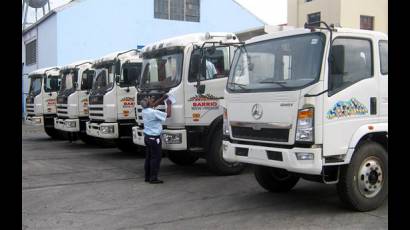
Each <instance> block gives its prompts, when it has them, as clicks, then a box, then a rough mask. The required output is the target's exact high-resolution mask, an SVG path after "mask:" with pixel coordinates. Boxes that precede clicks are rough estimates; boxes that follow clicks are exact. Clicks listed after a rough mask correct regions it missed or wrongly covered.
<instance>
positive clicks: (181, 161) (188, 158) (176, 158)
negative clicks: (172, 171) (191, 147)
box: [168, 151, 199, 166]
mask: <svg viewBox="0 0 410 230" xmlns="http://www.w3.org/2000/svg"><path fill="white" fill-rule="evenodd" d="M168 159H169V160H170V161H172V162H173V163H174V164H176V165H183V166H185V165H192V164H194V163H195V162H196V161H197V160H198V159H199V157H198V156H195V155H194V154H192V153H190V152H188V151H168Z"/></svg>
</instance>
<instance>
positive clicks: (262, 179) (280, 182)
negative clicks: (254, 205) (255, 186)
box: [254, 165, 299, 193]
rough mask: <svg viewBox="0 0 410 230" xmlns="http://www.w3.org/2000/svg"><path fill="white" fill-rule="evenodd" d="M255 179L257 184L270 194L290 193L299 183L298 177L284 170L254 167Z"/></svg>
mask: <svg viewBox="0 0 410 230" xmlns="http://www.w3.org/2000/svg"><path fill="white" fill-rule="evenodd" d="M254 174H255V178H256V180H257V181H258V183H259V184H260V185H261V186H262V187H263V188H264V189H266V190H268V191H270V192H275V193H280V192H288V191H290V190H291V189H292V188H293V187H294V186H295V185H296V183H298V181H299V177H298V176H296V175H295V174H293V173H291V172H288V171H287V170H285V169H279V168H272V167H266V166H259V165H255V170H254Z"/></svg>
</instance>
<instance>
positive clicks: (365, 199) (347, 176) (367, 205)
mask: <svg viewBox="0 0 410 230" xmlns="http://www.w3.org/2000/svg"><path fill="white" fill-rule="evenodd" d="M387 162H388V157H387V151H386V150H385V149H384V148H383V147H382V146H381V145H380V144H378V143H375V142H371V141H367V142H366V143H364V144H362V145H360V147H359V148H358V149H357V150H356V151H355V153H354V154H353V157H352V159H351V162H350V164H348V165H345V166H343V167H341V169H340V179H339V183H338V184H337V191H338V193H339V197H340V199H341V200H342V201H343V202H344V203H345V204H346V205H347V206H348V207H349V208H352V209H354V210H357V211H370V210H374V209H376V208H378V207H379V206H380V205H382V203H383V201H384V200H385V199H386V198H387V194H388V163H387Z"/></svg>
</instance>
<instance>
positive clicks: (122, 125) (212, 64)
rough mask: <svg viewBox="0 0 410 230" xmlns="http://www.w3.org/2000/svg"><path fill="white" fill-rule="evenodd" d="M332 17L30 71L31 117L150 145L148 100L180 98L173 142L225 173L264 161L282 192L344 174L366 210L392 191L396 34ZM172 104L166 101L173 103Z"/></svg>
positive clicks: (349, 191)
mask: <svg viewBox="0 0 410 230" xmlns="http://www.w3.org/2000/svg"><path fill="white" fill-rule="evenodd" d="M320 25H323V26H322V27H321V26H312V25H308V24H306V25H305V28H299V29H290V30H283V31H277V32H275V33H271V34H266V35H261V36H257V37H254V38H251V39H249V40H247V41H245V42H242V41H238V39H237V37H236V35H235V34H232V33H197V34H189V35H184V36H178V37H173V38H169V39H165V40H161V41H158V42H155V43H153V44H150V45H147V46H145V47H144V48H143V49H142V50H136V49H135V50H129V51H124V52H117V53H113V54H109V55H106V56H104V57H102V58H100V59H97V60H92V61H90V60H85V61H79V62H75V63H72V64H69V65H66V66H60V67H50V68H44V69H39V70H36V71H34V72H32V73H30V74H29V77H30V90H29V94H28V96H27V99H26V110H27V115H26V121H27V123H29V124H33V125H44V129H45V132H46V133H47V134H48V135H49V136H51V137H52V138H64V137H69V138H70V139H76V138H79V139H81V140H82V141H84V142H85V143H90V144H91V143H92V144H98V143H101V142H106V141H107V140H109V141H110V142H112V143H115V144H116V146H118V148H119V149H121V150H122V151H127V152H143V151H144V150H143V149H144V141H143V135H144V134H143V128H144V123H143V120H142V117H141V112H142V107H141V106H140V103H139V102H140V101H141V99H143V98H146V97H155V98H159V97H161V96H163V95H164V94H167V95H169V96H170V97H172V98H173V100H174V104H173V106H172V116H171V117H170V118H169V119H167V121H166V122H165V124H164V127H163V134H162V139H163V142H162V143H163V149H164V150H166V153H167V156H168V158H169V159H170V160H171V161H172V162H174V163H176V164H179V165H189V164H193V163H194V162H196V161H197V160H198V159H199V158H204V159H206V162H207V165H208V167H209V169H210V170H211V171H213V172H214V173H216V174H218V175H234V174H239V173H241V172H242V171H243V169H244V167H245V165H247V164H251V165H254V173H255V178H256V180H257V182H258V183H259V184H260V185H261V186H262V187H263V188H265V189H267V190H269V191H271V192H286V191H289V190H291V189H292V188H293V187H294V186H295V185H296V183H297V182H298V180H299V179H300V178H303V179H306V180H311V181H317V182H322V183H326V184H336V185H337V190H338V193H339V195H340V198H341V199H342V201H344V202H345V203H346V204H347V205H348V206H350V207H352V208H353V209H356V210H359V211H368V210H372V209H375V208H377V207H379V206H380V205H381V204H382V203H383V201H384V200H385V199H386V197H387V194H388V154H387V152H388V144H387V143H388V122H387V117H388V110H387V105H388V94H387V85H388V59H387V50H388V38H387V35H385V34H383V33H379V32H374V31H365V30H354V29H346V28H336V27H334V26H328V25H327V24H326V23H324V22H321V23H320ZM166 106H167V105H166V104H165V103H164V104H163V105H160V106H158V107H157V109H159V110H162V111H165V109H166Z"/></svg>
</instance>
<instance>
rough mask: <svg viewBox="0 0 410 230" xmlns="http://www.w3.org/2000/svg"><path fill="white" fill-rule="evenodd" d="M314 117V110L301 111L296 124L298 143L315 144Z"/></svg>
mask: <svg viewBox="0 0 410 230" xmlns="http://www.w3.org/2000/svg"><path fill="white" fill-rule="evenodd" d="M313 115H314V109H313V108H307V109H301V110H299V112H298V120H297V124H296V141H298V142H310V143H313V142H314V132H313V131H314V129H313V119H314V116H313Z"/></svg>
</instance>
